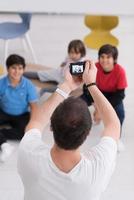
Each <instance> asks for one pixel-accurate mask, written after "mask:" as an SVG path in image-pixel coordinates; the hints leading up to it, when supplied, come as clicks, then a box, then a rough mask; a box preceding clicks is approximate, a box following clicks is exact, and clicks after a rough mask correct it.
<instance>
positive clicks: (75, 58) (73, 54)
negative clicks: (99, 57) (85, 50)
mask: <svg viewBox="0 0 134 200" xmlns="http://www.w3.org/2000/svg"><path fill="white" fill-rule="evenodd" d="M69 58H70V59H71V60H72V61H74V62H75V61H76V62H77V61H78V60H80V58H81V53H80V52H78V53H77V52H75V51H74V50H73V49H72V50H71V51H70V52H69Z"/></svg>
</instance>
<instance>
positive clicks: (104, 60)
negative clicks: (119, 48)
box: [99, 53, 115, 72]
mask: <svg viewBox="0 0 134 200" xmlns="http://www.w3.org/2000/svg"><path fill="white" fill-rule="evenodd" d="M114 62H115V61H114V58H113V57H112V55H111V54H105V53H104V54H101V55H100V57H99V63H100V65H101V66H102V68H103V70H104V71H106V72H109V71H111V70H112V69H113V68H114Z"/></svg>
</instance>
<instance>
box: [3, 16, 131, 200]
mask: <svg viewBox="0 0 134 200" xmlns="http://www.w3.org/2000/svg"><path fill="white" fill-rule="evenodd" d="M12 18H13V19H14V20H16V18H15V16H10V15H7V16H5V15H4V16H3V15H0V22H1V21H3V20H6V19H10V20H11V19H12ZM17 19H18V18H17ZM133 21H134V16H129V17H127V16H122V17H120V23H119V26H118V27H117V28H116V29H114V30H113V31H112V32H113V34H114V35H115V36H116V37H118V39H119V41H120V44H119V46H118V49H119V59H118V62H119V63H120V64H121V65H123V66H124V67H125V68H126V71H127V76H128V83H129V87H128V89H127V91H126V98H125V101H124V103H125V110H126V119H125V123H124V126H123V135H122V140H123V142H124V144H125V147H126V150H125V151H124V152H122V153H121V154H119V155H118V159H117V160H118V161H117V167H116V170H115V172H114V174H113V176H112V179H111V182H110V184H109V186H108V188H107V190H106V192H105V193H104V195H103V196H102V198H101V199H102V200H107V199H108V200H119V199H121V200H126V199H134V173H133V170H134V156H133V154H134V133H133V131H134V122H133V118H134V117H133V115H134V83H133V77H134V75H133V73H134V46H133V44H134V23H133ZM88 32H89V30H88V28H87V27H86V26H85V25H84V16H81V15H80V16H79V15H70V16H69V15H34V16H33V19H32V24H31V30H30V36H31V40H32V44H33V47H34V49H35V52H36V56H37V60H38V63H39V64H43V65H47V66H52V67H58V65H59V64H60V63H61V61H62V60H63V59H64V57H65V55H66V49H67V45H68V43H69V42H70V40H72V39H76V38H79V39H81V40H83V38H84V36H85V35H86V34H88ZM21 47H22V46H21V42H20V41H19V40H16V41H12V42H11V43H10V49H9V53H19V54H21V55H24V56H25V57H26V59H27V62H32V58H31V55H30V54H29V52H27V53H26V52H23V51H22V49H21ZM87 54H88V56H89V57H90V58H92V59H95V60H96V59H97V51H95V50H91V49H87ZM3 56H4V53H3V42H2V41H0V60H1V63H2V59H3ZM100 128H101V126H94V127H93V128H92V133H91V136H90V137H88V139H87V141H86V143H85V145H84V146H83V147H82V148H86V147H87V145H93V144H96V143H97V141H98V140H99V137H100V135H99V132H100ZM46 132H47V134H46V135H45V136H44V137H46V140H47V142H48V143H51V141H52V138H51V135H50V134H48V133H49V131H48V130H47V131H46ZM13 145H14V146H15V152H14V154H13V155H12V156H11V157H10V159H9V160H8V161H7V162H6V163H4V164H2V163H0V200H22V199H23V186H22V183H21V180H20V178H19V175H18V173H17V165H16V164H17V148H18V144H17V143H13Z"/></svg>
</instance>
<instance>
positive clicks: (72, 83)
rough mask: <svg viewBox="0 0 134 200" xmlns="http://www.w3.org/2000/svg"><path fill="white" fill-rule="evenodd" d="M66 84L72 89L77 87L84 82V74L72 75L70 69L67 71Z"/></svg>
mask: <svg viewBox="0 0 134 200" xmlns="http://www.w3.org/2000/svg"><path fill="white" fill-rule="evenodd" d="M64 83H65V84H67V85H68V87H69V88H70V90H71V91H73V90H75V89H77V88H78V87H79V86H80V85H81V83H82V76H72V75H71V74H70V72H69V69H67V70H66V71H65V81H64Z"/></svg>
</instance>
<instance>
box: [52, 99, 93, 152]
mask: <svg viewBox="0 0 134 200" xmlns="http://www.w3.org/2000/svg"><path fill="white" fill-rule="evenodd" d="M91 125H92V120H91V115H90V112H89V110H88V107H87V105H86V103H85V102H84V101H83V100H81V99H80V98H76V97H70V98H68V99H66V100H65V101H63V102H62V103H61V104H60V105H59V106H58V107H57V108H56V109H55V111H54V112H53V114H52V116H51V128H52V131H53V135H54V140H55V143H56V144H57V146H58V147H60V148H62V149H64V150H74V149H77V148H78V147H79V146H80V145H82V144H83V142H84V141H85V139H86V137H87V135H88V134H89V131H90V129H91Z"/></svg>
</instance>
